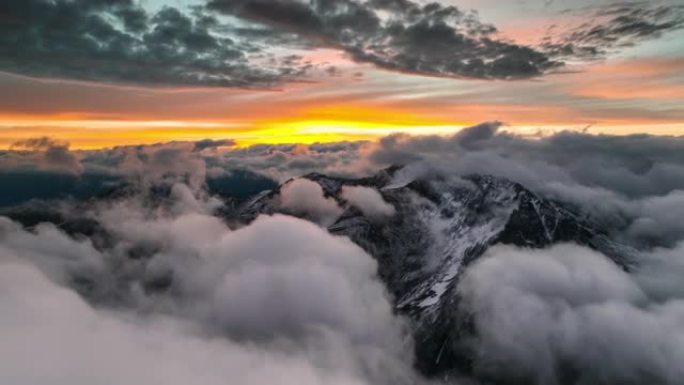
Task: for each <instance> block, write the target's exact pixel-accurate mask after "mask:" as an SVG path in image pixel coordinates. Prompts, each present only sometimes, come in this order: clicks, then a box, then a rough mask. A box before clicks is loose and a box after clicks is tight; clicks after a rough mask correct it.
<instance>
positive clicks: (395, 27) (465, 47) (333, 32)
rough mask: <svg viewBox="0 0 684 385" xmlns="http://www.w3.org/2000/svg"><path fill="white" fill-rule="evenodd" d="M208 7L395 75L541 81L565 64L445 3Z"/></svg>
mask: <svg viewBox="0 0 684 385" xmlns="http://www.w3.org/2000/svg"><path fill="white" fill-rule="evenodd" d="M209 7H210V8H212V9H215V10H218V11H220V12H224V13H227V14H231V15H236V16H238V17H242V18H245V19H249V20H253V21H255V22H258V23H262V24H264V25H267V26H270V27H271V28H274V29H279V30H283V31H286V32H290V33H295V34H297V35H299V36H300V37H301V38H303V39H306V40H308V42H309V44H311V45H312V46H326V47H333V48H338V49H342V50H344V51H346V52H347V53H348V54H349V55H350V56H351V57H352V58H353V59H354V60H356V61H358V62H367V63H373V64H375V65H376V66H378V67H381V68H384V69H389V70H395V71H405V72H411V73H416V74H422V75H429V76H445V77H468V78H485V79H507V78H524V77H531V76H536V75H540V74H542V73H544V72H545V71H547V70H549V69H551V68H554V67H556V66H559V65H561V64H560V63H558V62H554V61H552V60H550V59H549V58H547V57H546V56H545V55H544V54H543V53H540V52H538V51H535V50H534V49H532V48H529V47H526V46H522V45H517V44H513V43H509V42H506V41H503V40H500V39H498V38H496V36H495V35H494V34H495V32H496V28H495V27H494V26H492V25H489V24H485V23H483V22H481V21H480V20H479V19H478V18H477V15H476V14H474V13H468V12H463V11H461V10H460V9H458V8H456V7H453V6H445V5H441V4H439V3H429V4H426V5H420V4H418V3H415V2H412V1H408V0H373V1H366V2H362V1H356V0H337V1H330V0H316V1H313V2H311V3H305V2H300V1H296V0H277V1H265V0H238V1H231V0H211V1H209Z"/></svg>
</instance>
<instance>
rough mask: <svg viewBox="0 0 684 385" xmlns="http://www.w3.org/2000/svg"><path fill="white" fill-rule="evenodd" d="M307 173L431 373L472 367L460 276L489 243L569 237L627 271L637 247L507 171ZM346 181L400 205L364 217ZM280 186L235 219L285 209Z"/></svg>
mask: <svg viewBox="0 0 684 385" xmlns="http://www.w3.org/2000/svg"><path fill="white" fill-rule="evenodd" d="M304 178H306V179H309V180H311V181H314V182H316V183H318V184H319V185H320V186H321V187H322V189H323V191H324V194H325V195H326V196H327V197H331V198H334V199H335V200H336V201H337V202H338V204H339V205H340V206H341V207H343V208H344V213H343V214H342V215H341V216H340V217H339V219H337V221H336V222H335V223H334V224H332V225H331V226H329V227H328V230H329V231H330V232H331V233H333V234H339V235H344V236H348V237H349V238H350V239H351V240H353V241H354V242H355V243H357V244H358V245H360V246H361V247H362V248H363V249H365V250H366V251H367V252H368V253H369V254H371V255H372V256H373V257H374V258H376V259H377V261H378V265H379V268H378V269H379V276H380V277H381V279H382V280H383V281H384V283H385V284H386V286H387V289H388V291H389V292H390V294H391V295H392V298H393V299H394V304H395V308H396V311H397V312H398V313H400V314H404V315H406V316H407V317H408V318H409V319H410V321H411V325H412V327H413V330H414V336H415V342H416V365H417V367H418V368H419V369H420V370H421V371H422V372H423V373H425V374H428V375H439V374H444V375H445V374H447V373H448V372H449V371H451V370H454V369H458V370H465V371H468V370H469V362H470V359H469V357H471V352H470V351H469V349H468V344H467V340H468V337H470V333H471V332H472V330H471V328H470V325H469V321H468V315H467V314H463V312H462V311H461V310H460V309H459V306H458V304H459V298H458V294H457V291H456V285H457V283H458V281H459V277H460V276H461V274H462V273H463V272H464V271H465V270H466V269H467V267H468V265H469V264H470V263H472V262H473V261H475V260H477V259H478V258H479V257H480V256H482V255H483V253H484V252H485V251H486V250H487V249H488V248H489V247H491V246H493V245H497V244H510V245H517V246H520V247H529V248H543V247H546V246H549V245H552V244H555V243H559V242H575V243H578V244H580V245H585V246H588V247H590V248H592V249H595V250H598V251H600V252H602V253H603V254H605V255H607V256H608V257H609V258H611V259H612V260H613V261H614V262H615V263H616V264H618V265H619V266H621V267H622V268H623V269H625V270H628V269H630V265H631V261H632V260H633V259H632V256H633V255H634V250H633V249H631V248H630V247H628V246H626V245H623V244H620V243H618V242H615V241H613V240H612V239H611V237H610V235H609V234H610V231H609V230H610V229H604V228H600V226H598V225H597V224H595V223H593V222H592V221H591V220H589V219H588V218H587V217H586V216H584V215H581V214H580V213H578V212H576V211H575V210H573V209H572V208H570V207H568V206H567V205H564V204H562V203H559V202H555V201H552V200H549V199H545V198H543V197H541V196H539V195H538V194H535V193H534V192H532V191H530V190H528V189H526V188H525V187H524V186H522V185H520V184H518V183H515V182H512V181H510V180H507V179H503V178H497V177H493V176H487V175H471V176H466V177H464V178H445V177H439V176H434V175H433V176H430V177H427V178H417V179H416V178H411V177H410V175H409V174H408V173H407V172H406V170H404V169H401V168H398V167H393V168H390V169H387V170H384V171H382V172H380V173H378V174H377V175H375V176H373V177H369V178H363V179H345V178H337V177H331V176H326V175H322V174H309V175H306V176H304ZM343 186H365V187H370V188H374V189H376V190H377V191H379V192H380V193H381V195H382V197H383V198H384V200H385V201H386V202H388V203H390V204H392V205H393V206H394V207H395V209H396V214H395V215H394V216H393V217H392V218H391V219H389V220H387V221H378V220H376V219H372V218H368V217H366V216H364V215H363V213H361V212H360V211H359V210H357V209H355V208H354V207H351V206H350V205H349V204H347V202H345V200H344V199H343V198H342V194H341V191H342V187H343ZM281 187H282V186H280V187H278V188H276V189H274V190H272V191H268V192H264V193H261V194H259V195H257V196H256V197H254V198H253V199H251V200H250V201H248V202H247V203H245V204H244V205H243V206H241V207H239V208H238V210H237V211H236V212H235V213H233V214H234V215H235V218H236V219H239V220H241V221H247V222H248V221H250V220H252V219H254V218H256V217H257V216H258V215H260V214H272V213H275V212H283V211H284V210H282V209H280V208H279V203H278V200H277V197H278V195H279V191H280V188H281Z"/></svg>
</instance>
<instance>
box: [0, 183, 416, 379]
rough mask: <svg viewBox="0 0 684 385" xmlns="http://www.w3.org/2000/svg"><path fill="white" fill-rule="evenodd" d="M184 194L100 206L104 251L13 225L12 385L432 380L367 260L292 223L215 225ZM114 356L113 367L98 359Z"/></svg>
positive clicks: (203, 207)
mask: <svg viewBox="0 0 684 385" xmlns="http://www.w3.org/2000/svg"><path fill="white" fill-rule="evenodd" d="M173 190H174V191H177V192H176V193H174V192H173V191H172V193H171V194H170V196H169V199H170V200H171V201H172V202H170V203H171V205H170V206H162V207H160V206H148V205H147V204H146V198H145V196H144V195H139V196H132V197H127V198H124V199H122V200H116V201H111V202H107V201H105V202H100V203H98V204H96V205H94V206H91V207H90V210H89V211H88V212H87V213H86V215H88V216H91V217H92V218H94V219H96V220H97V221H98V223H99V226H100V227H101V229H102V231H103V235H104V237H105V239H101V240H99V241H98V240H97V239H96V237H93V238H90V239H74V238H71V237H70V236H68V235H66V234H65V233H63V232H62V231H61V230H58V229H57V228H56V227H55V226H53V225H48V224H45V225H40V226H38V227H36V228H35V229H33V231H26V230H24V229H22V228H21V227H20V226H19V225H17V224H15V223H13V222H11V221H9V220H7V219H5V218H1V220H0V256H1V257H0V258H1V259H0V264H2V266H3V269H2V270H3V273H2V274H0V287H2V288H3V294H2V295H0V303H1V304H2V305H3V308H4V309H5V310H6V312H5V313H4V314H5V316H4V317H2V320H0V324H1V325H0V326H1V327H0V329H2V331H1V332H0V333H2V335H3V336H4V337H7V338H3V340H4V341H6V343H4V344H3V346H2V347H0V354H1V355H3V356H6V357H7V359H6V360H3V362H2V363H1V364H0V367H2V370H0V372H1V373H2V374H0V378H3V379H6V380H8V381H11V382H13V383H18V384H23V383H26V384H29V383H36V382H38V383H40V382H41V381H43V379H46V378H49V379H50V383H58V384H61V383H65V384H66V383H69V384H73V383H76V384H80V383H84V384H85V383H90V382H92V381H93V379H96V380H101V381H114V380H118V379H120V380H121V381H126V382H150V383H169V381H171V383H185V382H187V381H189V380H190V379H192V381H193V382H196V383H201V384H217V383H223V382H225V379H226V378H231V379H232V381H234V382H236V383H240V384H256V383H307V384H309V383H310V384H326V383H340V384H365V383H367V384H371V383H372V384H378V383H380V384H382V383H386V384H394V383H407V384H408V383H415V381H418V380H419V377H418V376H417V375H416V374H415V373H414V372H413V370H412V368H411V356H410V354H407V352H410V339H407V337H406V335H405V333H404V327H403V322H402V321H401V320H400V319H399V318H397V317H396V316H394V315H393V314H392V308H391V305H390V302H389V300H388V298H387V297H386V294H385V289H384V288H383V286H382V284H381V283H380V281H379V280H378V279H377V277H376V269H377V266H376V263H375V261H374V260H373V259H372V258H371V257H370V256H369V255H367V254H366V253H365V252H364V251H363V250H362V249H360V248H359V247H358V246H356V245H354V244H353V243H352V242H351V241H350V240H348V239H345V238H340V237H334V236H331V235H329V234H328V233H327V232H326V231H325V230H323V229H321V228H319V227H318V226H316V225H314V224H311V223H309V222H306V221H303V220H300V219H296V218H293V217H285V216H274V217H261V218H258V219H257V220H256V221H255V222H254V223H252V224H251V225H249V226H247V227H244V228H241V229H237V230H234V231H231V230H230V229H229V228H228V227H227V226H226V225H225V224H224V223H223V222H221V221H220V220H219V219H218V218H216V217H214V216H212V215H210V214H207V213H206V212H207V211H210V210H211V206H212V205H213V202H212V201H211V200H210V199H207V198H199V199H197V198H195V197H194V196H193V195H192V193H191V191H190V188H189V187H188V186H186V185H182V184H176V185H174V186H173ZM193 201H194V204H191V203H192V202H193ZM36 268H38V270H40V273H39V272H38V270H36ZM43 274H44V276H43ZM46 277H47V278H46ZM5 289H6V290H5ZM76 292H78V293H79V294H81V295H82V296H83V297H84V298H85V299H86V300H87V301H88V303H86V302H84V301H83V300H82V299H81V298H79V297H78V296H77V295H76ZM109 305H115V308H116V309H117V312H114V311H112V310H110V309H109ZM91 306H94V307H91ZM141 314H142V315H141ZM102 346H105V347H107V353H106V354H93V351H95V350H97V351H100V350H101V348H102ZM31 362H33V363H32V364H30V365H29V363H31ZM84 368H87V370H84ZM151 369H154V370H151Z"/></svg>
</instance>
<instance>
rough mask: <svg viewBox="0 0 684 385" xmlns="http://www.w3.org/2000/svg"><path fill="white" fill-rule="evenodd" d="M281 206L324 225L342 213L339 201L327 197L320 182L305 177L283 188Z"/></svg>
mask: <svg viewBox="0 0 684 385" xmlns="http://www.w3.org/2000/svg"><path fill="white" fill-rule="evenodd" d="M280 207H282V208H283V209H285V210H287V211H290V212H292V213H293V214H298V215H305V216H307V217H309V218H311V219H313V220H314V221H316V222H318V223H320V224H321V225H324V226H329V225H331V224H332V223H334V222H335V220H336V219H337V218H338V217H339V216H340V215H341V214H342V209H341V208H340V207H339V206H338V205H337V202H336V201H335V200H334V199H333V198H326V197H325V196H324V194H323V189H322V188H321V186H320V185H319V184H318V183H316V182H313V181H310V180H308V179H304V178H300V179H295V180H293V181H290V182H288V183H286V184H285V185H284V186H283V187H282V188H281V190H280Z"/></svg>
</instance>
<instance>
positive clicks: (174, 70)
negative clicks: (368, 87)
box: [0, 0, 304, 87]
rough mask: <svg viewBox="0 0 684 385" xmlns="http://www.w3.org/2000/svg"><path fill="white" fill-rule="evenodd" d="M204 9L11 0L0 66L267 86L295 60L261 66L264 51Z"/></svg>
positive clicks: (3, 21) (91, 76) (5, 9)
mask: <svg viewBox="0 0 684 385" xmlns="http://www.w3.org/2000/svg"><path fill="white" fill-rule="evenodd" d="M215 27H216V22H215V20H213V19H212V18H211V17H209V16H206V15H202V14H201V12H199V11H198V12H195V13H194V14H185V13H182V12H181V11H179V10H178V9H176V8H171V7H165V8H163V9H162V10H160V11H159V12H158V13H156V14H148V13H147V12H146V11H145V10H144V9H142V8H140V7H139V6H138V5H136V4H135V3H134V2H132V1H125V0H112V1H86V0H77V1H66V0H57V1H44V0H9V1H7V2H4V4H3V5H2V6H0V70H4V71H8V72H13V73H20V74H25V75H29V76H48V77H58V78H59V77H64V78H71V79H80V80H93V81H111V82H126V83H138V84H162V85H163V84H168V85H197V86H234V87H256V86H269V85H272V84H274V83H277V82H279V81H282V80H285V79H289V78H292V77H297V76H298V75H300V74H301V71H303V70H304V69H303V68H300V67H298V63H296V62H293V61H289V62H286V63H281V62H279V60H277V59H276V60H274V61H273V62H272V63H269V64H268V65H261V66H256V65H254V64H253V63H252V59H251V56H250V55H252V54H254V53H258V51H259V49H258V48H257V47H255V46H253V45H251V44H248V43H243V42H238V41H235V40H232V39H230V38H228V37H226V36H223V35H221V34H217V33H215V31H214V28H215Z"/></svg>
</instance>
